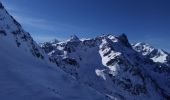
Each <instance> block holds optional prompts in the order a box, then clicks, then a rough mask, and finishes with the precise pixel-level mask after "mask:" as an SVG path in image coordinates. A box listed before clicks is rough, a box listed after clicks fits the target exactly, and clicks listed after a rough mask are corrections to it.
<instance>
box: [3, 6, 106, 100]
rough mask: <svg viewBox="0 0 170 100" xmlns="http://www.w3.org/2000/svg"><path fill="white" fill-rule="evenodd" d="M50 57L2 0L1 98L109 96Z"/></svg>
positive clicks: (100, 99)
mask: <svg viewBox="0 0 170 100" xmlns="http://www.w3.org/2000/svg"><path fill="white" fill-rule="evenodd" d="M48 59H49V58H48V56H46V55H45V53H44V52H43V50H41V48H39V46H38V45H37V44H36V43H35V42H34V40H33V39H32V38H31V36H30V35H29V33H27V32H25V31H24V30H23V29H22V27H21V25H20V24H19V23H18V22H17V21H15V19H14V18H13V17H11V16H10V15H9V14H8V13H7V11H6V10H5V9H4V7H3V6H2V4H1V3H0V100H107V98H106V97H105V96H103V95H101V94H100V93H98V92H96V91H95V90H94V89H92V88H90V87H87V86H85V85H83V84H81V83H79V82H77V81H76V80H75V79H74V78H73V77H72V76H70V75H68V74H66V73H65V72H63V71H61V70H60V69H59V68H57V67H56V65H54V64H51V63H50V62H49V60H48Z"/></svg>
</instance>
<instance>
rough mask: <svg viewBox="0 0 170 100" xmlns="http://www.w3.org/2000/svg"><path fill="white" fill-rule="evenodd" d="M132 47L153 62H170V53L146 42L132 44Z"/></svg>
mask: <svg viewBox="0 0 170 100" xmlns="http://www.w3.org/2000/svg"><path fill="white" fill-rule="evenodd" d="M132 46H133V48H134V49H135V50H136V51H137V52H139V53H141V54H142V55H144V56H147V57H149V58H150V59H152V60H153V61H154V62H160V63H164V64H165V63H166V64H170V60H169V58H170V54H169V53H167V52H166V51H164V50H162V49H156V48H154V47H152V46H151V45H150V44H148V43H143V42H140V43H136V44H133V45H132Z"/></svg>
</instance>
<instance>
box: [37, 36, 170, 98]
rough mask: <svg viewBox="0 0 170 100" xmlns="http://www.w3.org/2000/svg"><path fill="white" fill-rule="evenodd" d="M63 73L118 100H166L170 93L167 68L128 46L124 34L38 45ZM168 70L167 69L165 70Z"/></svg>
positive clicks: (74, 38)
mask: <svg viewBox="0 0 170 100" xmlns="http://www.w3.org/2000/svg"><path fill="white" fill-rule="evenodd" d="M40 45H41V48H43V49H44V50H45V52H46V53H47V54H48V55H49V56H50V61H51V62H53V63H56V64H57V65H58V66H59V67H60V68H61V69H63V71H65V72H66V73H69V74H70V75H72V76H74V77H75V78H76V79H77V81H79V82H81V83H84V84H86V85H87V86H89V87H91V88H93V89H95V90H96V91H98V92H100V93H101V94H104V95H106V96H108V97H109V98H117V99H121V100H126V99H127V100H164V99H165V100H166V99H169V97H170V94H169V91H170V78H169V76H170V71H169V70H168V67H169V65H167V66H164V67H161V68H160V65H161V66H163V65H164V64H163V63H157V62H154V61H153V60H152V59H150V58H149V57H146V56H144V55H142V54H141V53H140V52H137V51H136V50H135V47H132V46H131V44H129V42H128V39H127V37H126V35H124V34H122V35H120V36H114V35H103V36H100V37H96V38H94V39H87V40H79V38H78V37H77V36H72V37H71V38H70V39H69V40H67V41H65V42H58V41H57V40H55V41H51V42H46V43H43V44H40ZM164 69H167V70H164Z"/></svg>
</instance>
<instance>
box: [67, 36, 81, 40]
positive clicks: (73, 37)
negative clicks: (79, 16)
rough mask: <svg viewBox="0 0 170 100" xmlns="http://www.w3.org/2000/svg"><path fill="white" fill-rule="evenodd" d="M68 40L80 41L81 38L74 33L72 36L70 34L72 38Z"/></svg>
mask: <svg viewBox="0 0 170 100" xmlns="http://www.w3.org/2000/svg"><path fill="white" fill-rule="evenodd" d="M67 41H69V42H79V41H80V39H79V38H78V37H77V36H76V35H72V36H70V39H69V40H67Z"/></svg>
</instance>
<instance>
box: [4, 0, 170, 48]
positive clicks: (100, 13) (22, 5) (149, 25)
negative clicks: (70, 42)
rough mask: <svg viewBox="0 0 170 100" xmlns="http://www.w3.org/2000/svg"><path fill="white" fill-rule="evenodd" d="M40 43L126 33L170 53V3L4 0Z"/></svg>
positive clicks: (148, 0) (133, 39)
mask: <svg viewBox="0 0 170 100" xmlns="http://www.w3.org/2000/svg"><path fill="white" fill-rule="evenodd" d="M1 1H2V3H3V4H4V6H5V7H6V8H7V10H8V11H9V12H10V14H12V15H13V16H14V17H15V18H16V19H17V20H18V21H19V22H20V23H21V24H22V25H23V27H24V29H25V30H26V31H28V32H30V33H31V35H32V36H33V38H34V39H35V40H36V41H38V42H42V41H48V40H51V39H54V38H58V39H60V40H63V39H67V38H68V37H69V36H70V35H72V34H76V35H77V36H79V37H80V38H82V37H85V38H91V37H95V36H98V35H101V34H103V33H113V34H120V33H125V34H127V36H128V37H129V40H130V41H131V42H141V41H144V42H148V43H150V44H152V45H153V46H155V47H157V48H162V49H165V50H167V51H170V0H1Z"/></svg>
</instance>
